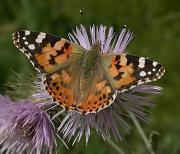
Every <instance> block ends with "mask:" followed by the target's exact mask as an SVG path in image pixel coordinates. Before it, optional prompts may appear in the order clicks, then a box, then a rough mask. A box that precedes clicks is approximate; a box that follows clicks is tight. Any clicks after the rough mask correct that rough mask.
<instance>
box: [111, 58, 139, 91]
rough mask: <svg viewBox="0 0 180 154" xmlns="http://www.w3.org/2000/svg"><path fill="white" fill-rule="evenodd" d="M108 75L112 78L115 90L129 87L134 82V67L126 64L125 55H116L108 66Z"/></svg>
mask: <svg viewBox="0 0 180 154" xmlns="http://www.w3.org/2000/svg"><path fill="white" fill-rule="evenodd" d="M109 73H110V75H111V76H112V77H113V81H114V86H115V88H121V87H123V86H126V85H129V84H131V83H133V82H134V81H135V80H136V78H135V77H134V76H133V73H134V65H133V64H132V63H130V64H127V58H126V56H125V55H117V56H115V57H113V59H112V63H111V65H110V66H109Z"/></svg>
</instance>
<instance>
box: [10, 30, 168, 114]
mask: <svg viewBox="0 0 180 154" xmlns="http://www.w3.org/2000/svg"><path fill="white" fill-rule="evenodd" d="M13 42H14V44H15V46H16V47H17V48H18V49H19V50H21V51H22V52H23V53H24V54H25V55H26V56H27V57H28V59H29V60H30V62H31V63H32V65H33V66H34V67H35V69H36V70H37V71H38V72H40V73H43V76H44V77H43V85H44V89H45V90H46V91H47V92H48V93H49V95H50V96H51V97H52V99H53V101H54V102H56V103H57V104H59V105H60V106H61V107H63V108H65V109H67V110H75V111H77V112H79V113H82V114H84V115H86V114H88V113H97V112H99V111H100V110H102V109H104V108H106V107H108V106H110V105H111V104H112V103H113V102H114V100H115V99H116V96H117V95H118V94H119V93H123V92H125V91H128V90H130V89H132V88H134V87H136V86H137V85H141V84H144V83H147V82H151V81H155V80H157V79H160V78H161V77H162V76H163V74H164V72H165V69H164V67H163V66H162V65H161V64H159V63H158V62H156V61H152V60H150V59H148V58H144V57H139V56H133V55H128V54H115V53H113V52H107V53H102V52H101V51H100V45H99V43H98V42H97V43H94V44H93V45H92V47H91V49H90V50H86V49H84V48H83V47H81V46H80V45H78V44H76V43H73V42H71V41H69V40H66V39H64V38H61V37H57V36H53V35H50V34H46V33H43V32H32V31H28V30H24V31H17V32H15V33H14V34H13Z"/></svg>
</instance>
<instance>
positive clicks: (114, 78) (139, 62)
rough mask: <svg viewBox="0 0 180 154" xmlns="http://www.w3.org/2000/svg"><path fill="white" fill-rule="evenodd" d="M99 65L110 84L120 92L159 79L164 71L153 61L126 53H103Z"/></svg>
mask: <svg viewBox="0 0 180 154" xmlns="http://www.w3.org/2000/svg"><path fill="white" fill-rule="evenodd" d="M101 65H102V68H103V69H104V71H105V72H106V76H107V78H108V79H109V81H110V82H111V85H112V86H113V87H114V88H115V89H117V90H118V91H120V92H124V91H127V90H128V89H132V88H134V87H136V86H137V85H141V84H143V83H147V82H151V81H155V80H157V79H160V78H161V77H162V75H163V74H164V72H165V69H164V67H163V66H162V65H161V64H159V63H157V62H155V61H152V60H150V59H147V58H144V57H138V56H133V55H126V54H121V55H112V54H105V55H103V56H102V61H101Z"/></svg>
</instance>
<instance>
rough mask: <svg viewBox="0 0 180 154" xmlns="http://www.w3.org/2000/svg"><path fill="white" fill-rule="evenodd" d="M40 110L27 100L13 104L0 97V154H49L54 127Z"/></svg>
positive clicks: (47, 116) (54, 142)
mask: <svg viewBox="0 0 180 154" xmlns="http://www.w3.org/2000/svg"><path fill="white" fill-rule="evenodd" d="M42 107H43V106H42V104H39V105H38V104H35V103H33V102H32V101H31V100H30V99H26V100H22V101H19V102H12V101H11V100H10V99H9V98H8V97H4V96H0V145H1V149H0V153H7V154H16V153H17V154H23V153H32V154H40V153H41V152H43V153H52V151H53V148H54V147H55V146H56V139H55V130H54V125H53V123H52V121H51V119H50V116H49V115H48V114H47V113H46V112H45V111H43V110H42V109H41V108H42Z"/></svg>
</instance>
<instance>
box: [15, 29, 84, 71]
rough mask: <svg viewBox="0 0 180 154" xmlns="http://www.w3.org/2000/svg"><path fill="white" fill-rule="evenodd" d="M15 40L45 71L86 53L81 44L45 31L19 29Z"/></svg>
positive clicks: (39, 68) (70, 61) (59, 66)
mask: <svg viewBox="0 0 180 154" xmlns="http://www.w3.org/2000/svg"><path fill="white" fill-rule="evenodd" d="M13 42H14V44H15V46H16V47H17V48H18V49H19V50H21V51H22V52H23V53H24V54H25V55H26V56H27V57H28V59H29V60H30V61H31V63H32V64H33V66H35V68H36V69H37V70H38V71H39V72H43V73H50V72H55V71H57V70H59V69H60V68H62V67H64V66H67V65H69V64H71V63H73V62H76V61H78V60H79V59H81V58H82V56H83V54H84V49H83V48H82V47H80V46H79V45H77V44H75V43H72V42H70V41H68V40H66V39H63V38H60V37H57V36H53V35H50V34H46V33H43V32H32V31H28V30H22V31H17V32H15V33H14V34H13Z"/></svg>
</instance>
